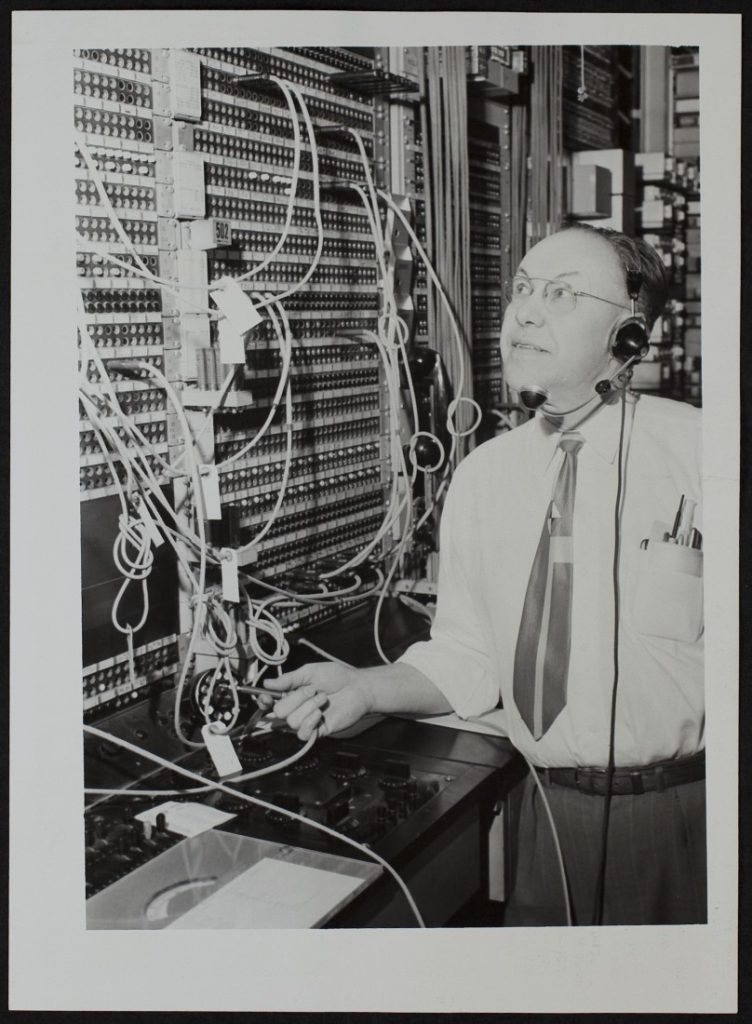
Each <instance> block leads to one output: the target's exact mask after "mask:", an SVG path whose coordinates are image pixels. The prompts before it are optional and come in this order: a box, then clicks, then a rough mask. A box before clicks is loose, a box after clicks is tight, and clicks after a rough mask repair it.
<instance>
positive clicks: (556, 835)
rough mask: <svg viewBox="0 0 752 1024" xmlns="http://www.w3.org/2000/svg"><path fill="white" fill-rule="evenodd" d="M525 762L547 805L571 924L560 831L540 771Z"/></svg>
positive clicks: (570, 918) (570, 905) (568, 920)
mask: <svg viewBox="0 0 752 1024" xmlns="http://www.w3.org/2000/svg"><path fill="white" fill-rule="evenodd" d="M523 757H524V754H523ZM525 763H526V764H527V766H528V768H529V769H530V772H531V774H532V776H533V778H534V779H535V784H536V786H537V787H538V792H539V793H540V797H541V800H542V801H543V806H544V807H545V809H546V814H547V816H548V822H549V824H550V826H551V835H552V836H553V840H554V847H555V848H556V858H557V860H558V862H559V873H560V875H561V887H562V892H563V893H564V906H565V909H566V914H567V924H568V925H571V924H572V904H571V900H570V898H569V883H568V881H567V870H566V867H565V866H564V855H563V854H562V852H561V845H560V843H559V833H558V831H557V828H556V825H555V823H554V816H553V814H552V813H551V807H550V805H549V803H548V797H547V796H546V793H545V790H544V788H543V783H542V782H541V780H540V779H539V778H538V773H537V771H536V770H535V767H534V766H533V765H532V764H531V763H530V762H529V761H528V759H527V758H526V757H525Z"/></svg>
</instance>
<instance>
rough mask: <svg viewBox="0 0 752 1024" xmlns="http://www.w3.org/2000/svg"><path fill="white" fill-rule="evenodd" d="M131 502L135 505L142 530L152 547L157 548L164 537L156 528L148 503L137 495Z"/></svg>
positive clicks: (162, 542)
mask: <svg viewBox="0 0 752 1024" xmlns="http://www.w3.org/2000/svg"><path fill="white" fill-rule="evenodd" d="M133 503H134V505H135V507H136V511H137V512H138V518H139V519H140V520H141V523H142V525H143V527H144V530H145V531H146V535H147V537H148V538H149V540H150V541H151V542H152V544H153V545H154V547H155V548H158V547H159V546H160V545H161V544H164V537H163V536H162V534H161V533H160V532H159V530H158V529H157V524H156V523H155V522H154V520H153V519H152V517H151V513H150V512H149V507H148V505H147V504H146V502H145V501H142V500H141V499H140V498H139V497H138V495H137V496H136V497H135V498H134V499H133Z"/></svg>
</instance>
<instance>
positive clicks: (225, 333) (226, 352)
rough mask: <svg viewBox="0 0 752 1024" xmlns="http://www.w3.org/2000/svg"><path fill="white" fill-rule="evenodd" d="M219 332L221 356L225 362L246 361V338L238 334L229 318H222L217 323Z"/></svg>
mask: <svg viewBox="0 0 752 1024" xmlns="http://www.w3.org/2000/svg"><path fill="white" fill-rule="evenodd" d="M217 333H218V334H219V358H220V359H221V360H222V362H223V363H228V364H233V363H235V364H237V363H244V362H245V338H244V336H243V335H242V334H238V332H237V331H236V330H235V328H234V326H233V325H232V324H231V323H230V321H229V320H220V321H219V323H218V324H217Z"/></svg>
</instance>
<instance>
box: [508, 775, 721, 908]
mask: <svg viewBox="0 0 752 1024" xmlns="http://www.w3.org/2000/svg"><path fill="white" fill-rule="evenodd" d="M545 793H546V796H547V798H548V802H549V806H550V808H551V813H552V815H553V818H554V821H555V823H556V829H557V831H558V835H559V843H560V845H561V849H562V854H563V857H564V864H565V867H566V872H567V880H568V885H569V893H570V899H571V902H572V910H573V923H574V924H577V925H588V924H592V923H593V909H594V904H595V888H596V878H597V874H598V861H599V854H600V842H601V839H600V837H601V821H602V815H603V805H604V799H603V797H602V796H594V795H591V794H588V793H581V792H579V791H578V790H576V789H569V788H565V787H563V786H556V785H546V786H545ZM513 843H514V847H515V851H516V856H515V858H514V860H515V868H514V880H513V884H512V892H511V896H510V900H509V903H508V905H507V909H506V913H505V918H504V923H505V924H508V925H519V926H525V925H561V924H566V923H567V920H566V909H565V902H564V893H563V889H562V880H561V873H560V870H559V864H558V859H557V856H556V850H555V846H554V842H553V838H552V834H551V825H550V822H549V820H548V816H547V815H546V812H545V808H544V806H543V803H542V800H541V797H540V794H539V793H538V791H537V786H536V785H535V781H534V779H533V778H532V776H528V778H527V779H526V780H525V782H524V784H523V791H522V803H521V807H520V811H519V828H518V830H516V836H515V838H514V840H513ZM706 921H707V872H706V852H705V781H704V779H703V780H700V781H699V782H690V783H687V784H685V785H682V786H674V787H672V788H671V789H666V790H664V792H662V793H658V792H655V793H641V794H640V795H637V796H632V795H629V796H612V798H611V817H610V823H609V830H608V852H607V861H606V876H605V895H604V903H603V924H626V925H636V924H703V923H705V922H706Z"/></svg>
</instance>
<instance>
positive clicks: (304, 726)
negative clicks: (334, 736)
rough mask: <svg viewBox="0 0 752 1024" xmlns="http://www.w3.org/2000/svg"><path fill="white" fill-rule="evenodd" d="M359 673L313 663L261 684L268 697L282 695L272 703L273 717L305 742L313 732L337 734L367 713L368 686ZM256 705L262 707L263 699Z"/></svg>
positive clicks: (329, 663)
mask: <svg viewBox="0 0 752 1024" xmlns="http://www.w3.org/2000/svg"><path fill="white" fill-rule="evenodd" d="M363 675H364V674H363V672H362V671H360V670H358V669H354V668H349V667H347V666H345V665H340V664H338V663H336V662H328V661H316V662H311V663H310V664H308V665H303V667H302V668H298V669H295V671H294V672H285V673H284V675H281V676H278V677H273V676H272V677H270V678H268V679H265V680H264V689H266V690H269V692H270V693H284V694H285V696H284V697H281V698H280V699H279V700H277V701H276V702H275V703H274V707H273V714H274V716H275V717H276V718H283V719H285V721H286V722H287V725H288V726H289V727H290V728H291V729H292V730H294V732H296V733H297V734H298V738H299V739H301V740H303V741H305V740H307V739H309V738H310V736H311V735H312V733H313V732H314V731H316V732H318V735H319V736H326V735H329V734H330V733H334V732H340V731H341V730H342V729H347V728H349V726H351V725H354V724H355V723H356V722H358V721H359V720H360V719H361V718H362V717H363V716H364V715H367V714H369V712H370V711H371V706H370V694H369V688H368V683H367V682H366V681H365V679H364V678H363ZM259 703H260V704H261V705H262V706H264V704H266V699H265V698H264V697H261V698H260V699H259Z"/></svg>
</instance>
